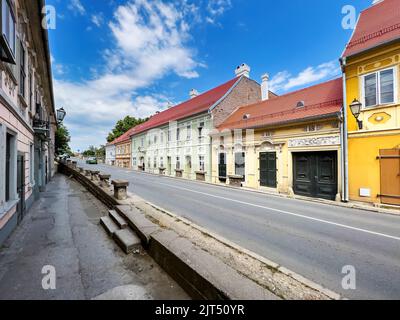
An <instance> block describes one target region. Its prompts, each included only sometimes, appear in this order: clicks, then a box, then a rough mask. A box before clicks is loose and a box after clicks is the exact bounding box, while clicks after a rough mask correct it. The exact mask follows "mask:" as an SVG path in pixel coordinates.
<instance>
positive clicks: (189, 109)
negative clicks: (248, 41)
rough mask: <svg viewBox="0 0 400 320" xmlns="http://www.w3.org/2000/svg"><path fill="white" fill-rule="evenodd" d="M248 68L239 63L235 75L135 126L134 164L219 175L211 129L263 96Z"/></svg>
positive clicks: (202, 176) (195, 175)
mask: <svg viewBox="0 0 400 320" xmlns="http://www.w3.org/2000/svg"><path fill="white" fill-rule="evenodd" d="M249 73H250V68H249V67H248V66H247V65H245V64H243V65H241V66H239V67H238V68H237V69H236V78H234V79H232V80H230V81H228V82H226V83H224V84H222V85H220V86H218V87H216V88H214V89H211V90H209V91H207V92H205V93H203V94H198V93H197V92H196V91H195V90H192V91H191V93H190V95H191V99H190V100H188V101H186V102H184V103H182V104H180V105H177V106H175V107H172V108H169V109H168V110H165V111H163V112H161V113H157V114H156V115H154V116H152V117H151V118H150V119H149V120H148V121H147V122H146V123H144V124H142V125H139V126H137V127H135V128H134V130H133V133H132V167H133V169H135V170H142V171H146V172H151V173H156V174H166V175H170V176H176V177H182V178H186V179H193V180H195V179H197V180H202V181H208V182H212V181H214V180H215V178H216V177H213V176H212V167H211V138H210V136H209V133H210V132H211V131H212V130H213V129H214V127H215V126H216V125H218V124H219V123H221V122H222V121H223V120H224V119H225V118H226V117H228V116H229V114H231V113H232V112H233V111H234V110H235V109H236V108H238V107H239V106H241V105H244V104H249V103H254V102H257V101H260V100H261V89H260V85H259V84H258V83H257V82H256V81H254V80H251V79H250V78H249ZM266 89H267V88H266ZM271 95H272V93H271Z"/></svg>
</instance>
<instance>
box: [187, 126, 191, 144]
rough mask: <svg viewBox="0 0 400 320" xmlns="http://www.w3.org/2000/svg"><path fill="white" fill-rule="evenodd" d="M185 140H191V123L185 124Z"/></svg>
mask: <svg viewBox="0 0 400 320" xmlns="http://www.w3.org/2000/svg"><path fill="white" fill-rule="evenodd" d="M186 140H187V141H190V140H192V125H191V124H187V125H186Z"/></svg>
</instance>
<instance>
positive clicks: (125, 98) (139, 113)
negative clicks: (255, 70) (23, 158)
mask: <svg viewBox="0 0 400 320" xmlns="http://www.w3.org/2000/svg"><path fill="white" fill-rule="evenodd" d="M185 5H186V2H185V1H183V2H182V6H178V7H177V5H176V4H175V5H174V4H172V3H170V4H165V3H162V2H161V1H158V0H134V1H130V2H129V3H128V4H126V5H121V6H119V7H118V9H117V10H116V12H115V14H114V19H113V21H112V22H110V23H109V24H108V25H109V27H110V30H111V33H112V36H113V37H114V40H115V43H112V45H111V46H110V47H112V49H108V50H105V51H104V52H103V58H104V60H105V61H106V65H105V66H104V67H103V70H102V71H101V70H100V71H98V72H95V70H94V69H93V68H92V69H91V74H92V75H94V78H93V79H92V80H89V79H87V80H85V81H82V82H69V81H64V80H60V79H57V78H56V79H55V81H54V87H55V95H56V101H57V105H58V106H63V107H64V108H65V109H66V110H67V113H68V114H67V118H66V124H67V125H68V126H70V127H71V128H70V131H71V134H72V147H73V148H76V149H78V148H80V149H82V148H85V147H87V146H88V144H104V143H105V138H106V135H107V132H109V131H110V130H111V128H112V126H113V125H114V124H115V122H116V121H117V120H119V119H121V118H123V117H125V116H126V115H131V116H136V117H147V116H150V115H152V114H154V113H155V112H156V111H158V110H160V109H164V108H165V107H166V106H167V99H165V98H164V97H162V96H159V95H148V94H147V95H145V96H139V95H138V94H137V91H138V90H140V89H143V88H148V87H149V86H150V85H151V84H152V83H154V82H155V81H156V80H159V79H161V78H163V77H164V76H166V75H167V74H170V73H175V74H177V75H178V76H180V77H183V78H195V77H198V73H197V71H196V69H197V68H198V67H201V66H202V64H199V63H197V62H196V61H195V58H194V55H195V54H194V52H193V51H192V50H191V49H190V48H189V47H188V46H187V42H188V40H189V39H190V34H189V32H190V26H191V25H190V24H189V22H188V21H189V19H188V16H187V15H186V14H188V15H189V14H190V15H192V14H193V12H194V11H195V9H194V7H187V6H185ZM185 12H187V13H185Z"/></svg>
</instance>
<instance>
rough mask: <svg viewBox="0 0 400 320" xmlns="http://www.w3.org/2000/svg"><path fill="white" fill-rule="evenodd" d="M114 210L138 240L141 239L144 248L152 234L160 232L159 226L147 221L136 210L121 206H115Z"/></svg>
mask: <svg viewBox="0 0 400 320" xmlns="http://www.w3.org/2000/svg"><path fill="white" fill-rule="evenodd" d="M115 210H117V212H118V213H119V214H120V215H121V216H124V217H125V219H126V221H127V222H128V225H129V226H130V227H131V228H132V229H133V231H135V232H136V234H137V235H138V236H139V238H141V239H142V243H143V245H144V246H147V245H148V244H149V242H150V236H151V234H152V233H154V232H157V231H159V230H161V228H160V226H158V225H156V224H154V223H153V222H151V221H150V220H148V219H147V218H146V217H145V215H144V214H142V213H141V212H140V211H139V210H138V209H136V208H132V207H130V206H126V205H121V206H116V207H115Z"/></svg>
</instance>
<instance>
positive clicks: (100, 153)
mask: <svg viewBox="0 0 400 320" xmlns="http://www.w3.org/2000/svg"><path fill="white" fill-rule="evenodd" d="M96 158H98V159H105V158H106V147H105V146H100V148H97V149H96Z"/></svg>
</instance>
